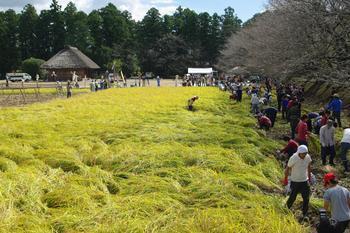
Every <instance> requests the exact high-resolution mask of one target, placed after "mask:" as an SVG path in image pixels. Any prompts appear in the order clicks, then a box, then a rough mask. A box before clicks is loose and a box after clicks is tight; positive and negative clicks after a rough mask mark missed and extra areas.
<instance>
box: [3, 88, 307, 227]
mask: <svg viewBox="0 0 350 233" xmlns="http://www.w3.org/2000/svg"><path fill="white" fill-rule="evenodd" d="M194 94H197V95H199V96H200V97H201V99H200V100H199V102H198V103H197V105H196V107H197V108H198V109H199V111H197V112H195V113H192V112H188V111H187V110H186V109H185V108H184V106H185V104H186V100H187V99H188V98H189V97H190V96H192V95H194ZM247 106H248V105H247V104H243V105H236V104H233V103H231V102H230V101H229V100H228V97H227V95H226V94H225V93H223V92H219V91H218V90H217V89H214V88H213V89H211V88H161V89H118V90H108V91H104V92H100V93H97V94H90V95H84V96H79V97H76V98H73V99H71V100H58V101H54V102H51V103H48V104H38V105H33V106H30V107H25V108H11V109H2V110H0V122H1V124H0V169H1V170H2V171H3V172H1V173H0V231H1V232H23V231H26V232H101V233H102V232H143V231H145V232H269V233H270V232H293V233H298V232H304V231H305V230H303V229H302V228H301V227H300V226H299V225H298V223H297V222H296V221H295V220H294V219H293V216H292V215H290V214H288V212H287V211H286V210H285V209H283V208H282V204H283V203H282V201H281V199H279V198H278V197H273V196H272V195H266V194H264V192H263V190H265V191H266V190H273V189H278V185H277V184H278V179H279V177H280V176H281V170H280V169H279V167H278V164H277V162H276V161H275V160H274V159H272V158H269V157H266V156H265V155H264V154H267V153H268V151H271V150H273V149H274V148H275V146H276V145H275V144H274V143H273V142H272V141H269V140H267V139H266V138H264V137H263V136H262V135H259V134H258V133H257V132H255V131H254V129H253V126H254V123H255V122H254V119H251V118H249V117H248V109H247Z"/></svg>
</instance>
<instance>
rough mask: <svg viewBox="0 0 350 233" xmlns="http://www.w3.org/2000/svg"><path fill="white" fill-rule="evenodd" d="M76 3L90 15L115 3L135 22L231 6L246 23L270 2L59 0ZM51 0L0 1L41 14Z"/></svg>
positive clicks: (4, 5) (6, 6) (2, 6)
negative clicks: (154, 13) (150, 14)
mask: <svg viewBox="0 0 350 233" xmlns="http://www.w3.org/2000/svg"><path fill="white" fill-rule="evenodd" d="M70 1H72V2H74V3H75V5H76V6H77V8H78V9H79V10H82V11H85V12H86V13H89V12H90V11H91V10H94V9H99V8H101V7H104V6H106V5H107V4H108V2H111V3H113V4H114V5H116V6H117V7H118V8H119V9H121V10H128V11H129V12H131V14H132V16H133V18H134V19H136V20H141V19H142V18H143V16H144V15H145V14H146V12H147V10H149V9H150V8H151V7H156V8H157V9H159V11H160V12H161V14H172V13H174V12H175V10H176V8H177V7H178V6H182V7H183V8H190V9H192V10H195V11H196V12H198V13H199V12H209V13H210V14H213V13H214V12H217V13H218V14H220V15H221V14H223V13H224V9H225V8H226V7H228V6H231V7H232V8H234V9H235V12H236V14H237V16H238V17H239V18H240V19H241V20H243V21H246V20H248V19H250V18H251V17H252V16H253V15H254V14H256V13H259V12H262V11H263V10H264V5H265V4H266V2H267V0H58V2H59V3H60V4H61V5H62V6H63V8H64V7H65V6H66V5H67V3H68V2H70ZM50 2H51V0H0V10H7V9H10V8H11V9H14V10H16V11H18V12H20V11H21V10H22V9H23V7H24V6H25V5H26V4H28V3H30V4H32V5H34V6H35V8H36V9H37V10H38V11H40V10H43V9H48V8H49V6H50Z"/></svg>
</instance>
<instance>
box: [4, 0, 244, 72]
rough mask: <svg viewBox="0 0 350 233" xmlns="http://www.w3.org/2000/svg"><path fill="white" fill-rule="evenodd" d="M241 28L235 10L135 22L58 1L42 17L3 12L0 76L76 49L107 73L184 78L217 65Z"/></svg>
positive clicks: (153, 12) (184, 12) (30, 10)
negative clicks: (69, 48) (27, 63)
mask: <svg viewBox="0 0 350 233" xmlns="http://www.w3.org/2000/svg"><path fill="white" fill-rule="evenodd" d="M241 25H242V21H241V20H240V19H239V18H238V17H237V16H236V14H235V11H234V9H233V8H231V7H228V8H226V9H225V13H224V14H223V15H218V14H217V13H214V14H212V15H210V14H209V13H206V12H204V13H199V14H198V13H196V12H195V11H193V10H191V9H188V8H186V9H183V8H181V7H179V8H178V9H177V10H176V12H175V13H174V14H173V15H164V16H161V14H160V12H159V10H158V9H156V8H151V9H150V10H149V11H148V12H147V14H146V15H145V16H144V18H143V19H142V20H141V21H135V20H133V19H132V15H131V14H130V13H129V12H128V11H121V10H119V9H118V8H117V7H116V6H115V5H113V4H111V3H109V4H108V5H107V6H105V7H103V8H101V9H98V10H93V11H92V12H90V13H89V14H86V13H85V12H82V11H78V10H77V8H76V6H75V4H74V3H72V2H70V3H69V4H68V5H67V6H66V7H65V8H64V9H62V6H60V5H59V4H58V2H57V0H53V1H52V3H51V6H50V8H49V9H47V10H42V11H41V12H40V14H38V13H37V11H36V9H35V7H34V6H33V5H30V4H28V5H26V6H25V7H24V8H23V10H22V12H20V13H16V12H15V11H14V10H12V9H10V10H7V11H4V12H3V11H2V12H0V51H1V56H0V73H1V74H2V75H4V74H5V73H6V72H10V71H14V70H17V69H20V68H21V65H22V62H23V61H24V60H26V59H30V58H37V59H43V60H47V59H49V58H50V57H52V56H53V55H54V54H56V53H57V52H58V51H60V50H61V49H63V48H64V46H65V45H71V46H75V47H77V48H78V49H80V50H81V51H82V52H83V53H85V54H87V55H88V56H89V57H91V58H92V60H94V61H95V62H96V63H97V64H99V65H100V66H101V67H102V68H103V69H108V68H111V67H112V66H113V64H120V66H121V67H122V69H123V72H124V73H126V74H127V75H134V74H136V73H139V72H153V73H155V74H158V75H163V76H170V75H176V74H183V73H185V72H186V68H187V67H189V66H213V65H215V64H216V62H217V60H218V58H219V56H220V51H221V50H222V49H223V46H224V44H225V43H226V41H227V40H228V39H229V38H230V37H231V35H232V34H233V33H235V32H237V31H238V30H239V29H240V28H241Z"/></svg>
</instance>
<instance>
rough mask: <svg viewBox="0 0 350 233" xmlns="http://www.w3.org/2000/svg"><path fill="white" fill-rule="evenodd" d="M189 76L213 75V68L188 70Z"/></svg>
mask: <svg viewBox="0 0 350 233" xmlns="http://www.w3.org/2000/svg"><path fill="white" fill-rule="evenodd" d="M188 73H189V74H213V68H188Z"/></svg>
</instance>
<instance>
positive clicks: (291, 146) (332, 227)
mask: <svg viewBox="0 0 350 233" xmlns="http://www.w3.org/2000/svg"><path fill="white" fill-rule="evenodd" d="M272 86H273V85H272V82H271V80H270V79H268V78H266V79H265V85H264V84H261V83H258V82H243V81H242V79H241V78H240V77H233V78H229V79H228V80H227V81H226V82H225V83H222V84H219V87H220V89H222V90H229V91H230V92H231V95H230V98H231V99H234V100H236V101H237V102H241V101H242V96H241V93H243V90H245V92H246V94H247V96H249V98H250V104H251V112H252V114H254V116H255V117H256V118H257V122H258V124H257V125H258V127H259V128H260V129H263V130H270V129H271V128H272V127H274V125H275V123H276V119H277V114H278V113H279V114H281V118H282V122H281V123H284V124H286V123H288V124H289V127H290V132H289V134H288V135H285V136H284V137H283V140H284V141H285V142H286V146H285V147H284V148H283V149H282V150H280V151H278V154H279V157H280V158H283V159H284V167H285V174H284V176H285V177H284V179H283V184H284V185H285V186H287V189H286V190H288V194H289V198H288V201H287V203H286V205H287V207H288V208H289V209H290V208H291V207H292V206H293V204H294V202H295V200H296V197H297V195H298V194H301V196H302V199H303V204H302V214H303V216H302V219H304V220H305V219H308V209H309V200H310V195H311V189H310V185H313V184H315V183H316V178H315V176H314V175H313V174H312V159H311V156H310V154H309V148H308V146H309V144H310V143H309V141H310V137H312V135H313V137H318V138H319V141H320V147H321V155H320V159H321V161H322V165H327V162H328V164H329V166H330V167H332V171H333V172H329V173H327V174H325V175H324V178H323V182H324V187H325V192H324V198H323V199H324V209H326V210H327V211H330V212H331V218H332V219H333V220H334V221H333V222H331V221H329V224H328V225H327V224H326V223H325V221H323V220H324V219H325V218H322V216H325V215H322V214H321V215H320V216H321V217H320V223H319V225H318V228H317V230H318V232H327V233H332V232H336V233H343V232H344V231H345V229H346V228H347V227H348V225H349V222H350V192H349V190H348V189H346V188H345V187H343V186H340V185H339V184H338V182H339V180H338V177H337V176H336V175H335V173H334V171H335V169H334V168H335V157H336V144H337V142H336V138H335V133H336V130H339V129H340V128H341V127H342V119H341V113H342V108H343V105H342V100H341V99H340V97H339V95H338V94H336V93H333V95H332V98H331V99H330V101H329V103H327V104H326V105H325V106H324V107H323V108H322V109H320V111H319V112H310V113H308V114H303V111H302V110H303V109H302V105H303V103H304V88H303V87H302V86H298V85H295V84H288V85H287V84H286V85H283V84H276V83H275V86H276V97H277V98H276V100H277V101H276V102H274V101H273V100H272V94H271V91H272ZM272 104H274V106H272ZM304 111H305V110H304ZM349 149H350V127H346V128H344V132H343V138H342V140H341V141H340V158H341V162H342V165H343V168H344V172H345V174H346V172H349V167H348V166H349V165H348V160H347V152H348V150H349ZM327 160H328V161H327ZM321 212H322V211H321ZM322 213H323V212H322ZM326 219H328V218H326ZM328 220H329V219H328Z"/></svg>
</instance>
